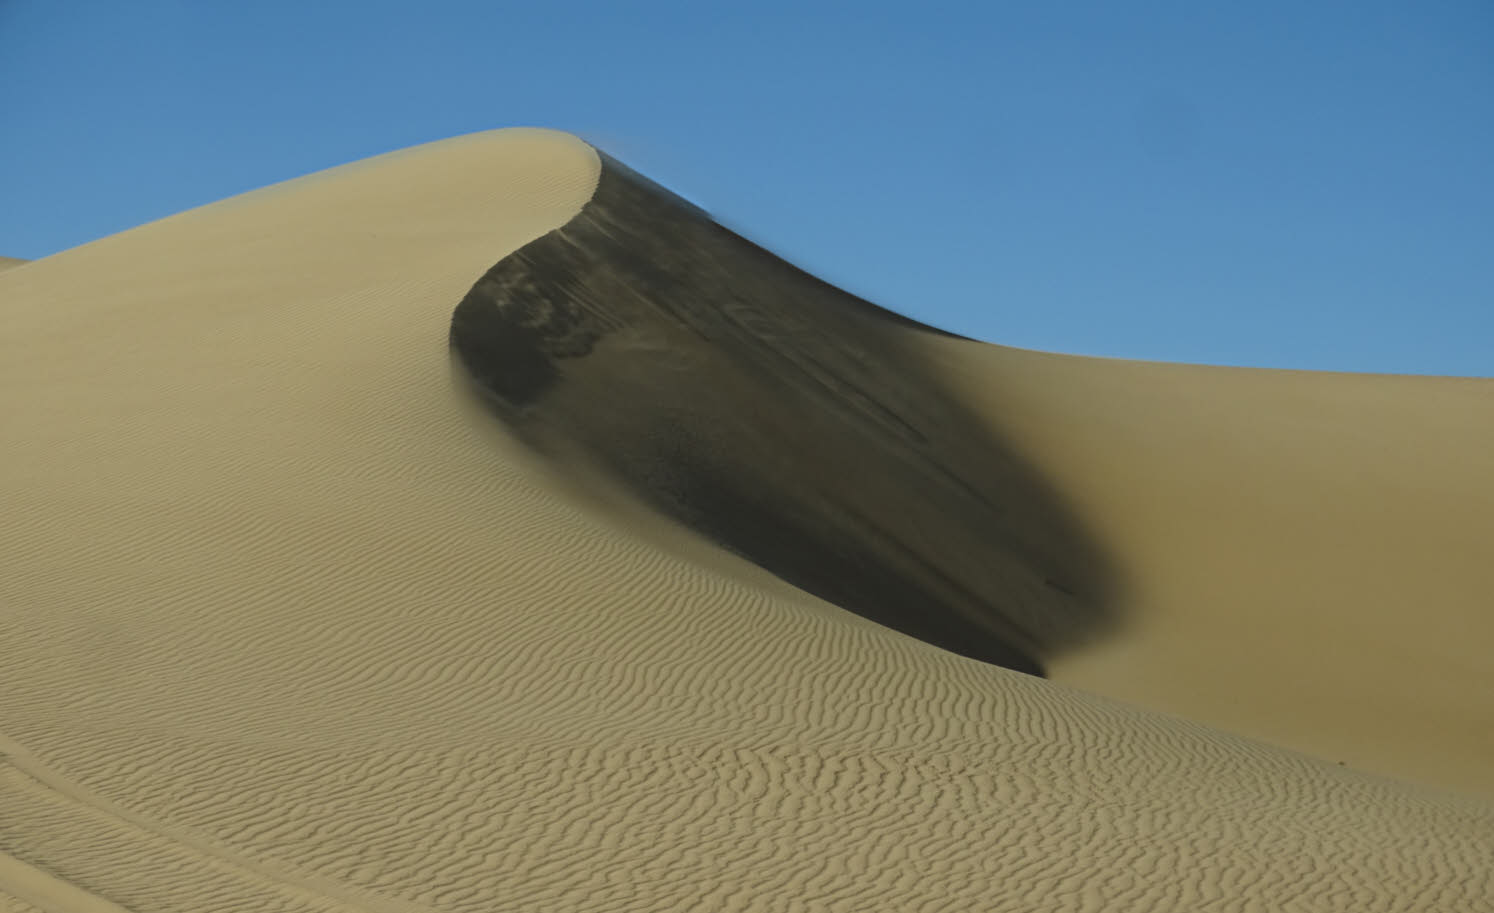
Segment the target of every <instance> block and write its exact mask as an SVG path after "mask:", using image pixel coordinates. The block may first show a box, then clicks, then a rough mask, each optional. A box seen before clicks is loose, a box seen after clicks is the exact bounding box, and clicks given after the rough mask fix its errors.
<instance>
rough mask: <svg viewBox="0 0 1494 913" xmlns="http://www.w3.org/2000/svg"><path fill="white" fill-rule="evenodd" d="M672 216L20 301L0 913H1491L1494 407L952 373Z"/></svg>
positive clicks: (157, 261) (822, 295)
mask: <svg viewBox="0 0 1494 913" xmlns="http://www.w3.org/2000/svg"><path fill="white" fill-rule="evenodd" d="M609 175H610V177H609ZM634 177H635V176H630V175H629V173H627V172H626V171H625V169H622V168H621V167H620V166H617V165H616V164H615V163H610V160H605V159H604V158H602V157H599V156H598V154H597V153H596V152H595V151H594V150H592V149H591V148H590V147H589V146H587V145H585V144H584V143H582V142H580V141H579V140H576V139H574V138H572V137H569V136H566V135H564V134H557V133H552V132H548V131H537V130H512V131H497V132H493V133H484V134H477V135H473V136H467V137H461V138H458V139H454V140H449V141H445V142H441V143H435V144H431V145H428V146H422V147H417V148H415V149H411V150H406V151H403V152H398V153H393V154H390V155H387V156H381V157H379V158H375V159H371V160H368V161H364V162H360V163H357V164H354V165H349V166H345V167H343V168H338V169H334V170H332V171H328V172H324V173H321V174H318V175H313V176H311V177H307V178H302V179H299V180H296V181H291V182H288V183H286V184H281V185H276V186H274V187H271V188H267V189H265V190H261V191H257V192H254V193H251V194H247V195H244V196H241V197H237V198H233V199H230V200H226V201H223V202H220V203H217V204H213V205H211V206H207V207H204V208H201V209H198V210H193V211H190V212H187V213H183V214H180V215H177V216H174V217H172V218H169V219H165V220H163V221H160V222H156V223H152V224H149V225H145V226H141V227H139V228H136V229H133V230H130V231H127V232H124V233H122V234H119V235H116V236H113V237H110V238H106V239H103V240H100V241H97V242H94V243H92V244H88V245H84V246H82V247H79V248H76V249H73V250H69V251H65V252H63V253H59V254H56V255H53V256H51V257H47V258H45V259H42V260H38V261H35V262H32V263H30V264H28V265H26V267H25V268H24V269H10V270H6V271H5V272H4V273H3V274H0V307H4V309H5V311H6V314H7V318H8V322H7V332H6V334H5V335H4V336H3V337H0V347H3V351H0V384H3V386H0V389H3V390H4V394H3V396H4V413H5V424H6V427H7V430H8V431H9V441H10V444H9V446H8V447H7V451H6V460H5V462H4V465H3V470H0V501H3V503H5V504H6V505H7V508H6V511H5V513H4V515H3V517H0V555H3V556H4V557H3V559H0V560H3V562H4V563H3V573H0V606H3V614H0V620H3V623H4V634H3V637H0V754H3V755H4V762H5V763H4V766H3V767H0V778H3V779H0V909H15V910H31V909H40V910H84V911H87V910H111V911H112V910H136V911H143V910H183V911H198V910H204V909H224V910H227V909H242V910H264V909H276V910H287V911H289V910H339V911H345V910H372V911H416V910H474V911H475V910H566V911H572V910H574V911H593V910H595V911H601V910H608V911H611V910H639V911H644V910H648V911H654V910H713V911H714V910H722V911H731V910H744V911H745V910H786V911H787V910H804V911H809V910H846V911H863V910H930V911H932V910H1007V909H1011V910H1055V911H1059V910H1063V911H1068V910H1074V911H1078V910H1117V909H1128V910H1204V909H1208V910H1221V911H1223V910H1242V911H1243V910H1345V911H1351V910H1352V911H1391V910H1460V911H1478V910H1494V901H1491V897H1494V876H1491V874H1490V867H1489V866H1488V860H1489V859H1490V858H1494V802H1491V801H1490V799H1489V798H1488V796H1489V794H1490V793H1491V792H1494V784H1491V783H1490V781H1489V780H1488V777H1487V774H1488V768H1489V767H1490V766H1491V765H1489V763H1488V762H1489V760H1490V759H1491V753H1490V748H1489V744H1488V742H1487V741H1483V742H1480V741H1479V739H1480V737H1481V735H1482V734H1483V733H1487V732H1488V727H1487V726H1484V727H1483V729H1482V730H1480V729H1479V726H1480V721H1488V720H1489V719H1490V694H1491V689H1490V688H1489V687H1488V685H1489V683H1490V679H1489V672H1488V669H1487V668H1485V667H1486V666H1487V665H1488V664H1487V663H1480V662H1479V660H1478V654H1479V646H1480V645H1481V644H1483V645H1487V644H1488V643H1489V636H1488V635H1489V633H1490V625H1489V622H1488V621H1487V619H1483V620H1481V619H1480V618H1479V616H1478V612H1477V608H1478V605H1479V602H1478V600H1479V598H1480V595H1481V594H1483V593H1487V592H1488V591H1489V587H1488V584H1489V583H1490V577H1489V572H1488V570H1487V569H1485V568H1483V567H1481V566H1480V563H1479V558H1480V557H1481V550H1483V549H1484V546H1485V543H1487V542H1488V541H1489V539H1488V536H1489V533H1490V531H1491V525H1490V515H1491V494H1490V482H1489V479H1490V478H1491V477H1494V475H1491V473H1489V472H1488V470H1489V468H1490V466H1489V462H1488V461H1489V456H1488V454H1489V453H1490V452H1491V451H1490V450H1489V448H1488V444H1489V443H1490V425H1489V423H1488V421H1487V419H1488V417H1489V408H1490V406H1489V403H1490V398H1491V391H1490V386H1489V382H1487V381H1459V380H1450V379H1436V378H1380V377H1351V376H1343V375H1322V374H1311V373H1298V372H1264V371H1263V372H1255V371H1243V370H1237V369H1225V368H1201V367H1190V366H1174V365H1151V364H1143V363H1133V362H1121V361H1106V360H1098V359H1081V358H1074V357H1070V356H1057V355H1047V354H1042V353H1032V352H1022V351H1018V350H1012V349H1005V348H1001V347H998V346H992V345H987V344H984V343H977V342H973V341H970V340H963V339H958V338H954V337H949V336H947V335H941V334H938V333H935V332H930V331H929V330H927V329H925V328H921V327H918V326H916V325H912V324H910V323H909V322H907V321H902V320H901V319H899V318H896V317H895V316H894V315H888V314H886V313H884V312H877V311H876V310H875V309H871V308H870V306H869V305H865V304H864V303H857V302H855V301H854V299H850V298H849V296H845V295H843V294H842V293H839V292H836V291H835V290H833V289H830V288H829V287H828V286H822V285H821V284H817V283H815V282H813V281H812V280H811V279H810V278H809V277H804V276H802V274H797V273H796V272H794V271H792V270H791V268H788V267H786V266H784V265H783V264H781V262H779V261H776V260H775V259H774V258H772V257H771V256H770V255H768V254H766V253H765V252H761V251H757V252H754V250H755V249H748V248H744V247H741V245H740V244H738V243H737V242H734V241H732V237H734V236H731V237H728V235H729V233H724V234H722V232H724V229H717V228H712V227H710V225H709V224H708V223H709V220H708V219H706V218H705V216H704V215H703V214H701V213H698V212H697V211H691V210H690V209H689V208H688V207H684V206H682V205H680V204H676V203H674V202H673V201H671V200H669V199H668V198H667V196H666V195H665V192H664V191H663V190H662V189H659V188H654V187H652V185H649V184H647V182H646V181H643V180H642V179H636V180H635V179H634ZM608 188H611V189H612V190H616V191H618V192H619V193H620V194H621V196H609V197H608V198H607V199H606V200H601V201H600V202H599V197H600V196H601V194H602V193H603V191H608ZM608 192H609V193H610V192H611V191H608ZM630 194H631V196H630ZM630 201H631V202H630ZM645 204H647V205H648V206H656V207H659V208H658V212H659V213H662V214H664V216H665V217H661V221H654V220H647V221H645V222H642V223H640V222H637V221H632V222H630V221H629V218H630V217H629V215H628V213H629V212H630V211H631V210H630V209H629V207H630V206H643V205H645ZM650 211H652V210H650ZM661 226H662V227H661ZM671 233H677V234H671ZM608 238H611V239H612V240H611V241H609V240H607V239H608ZM629 238H633V240H632V241H629V240H628V239H629ZM671 238H674V239H675V240H676V241H677V242H678V243H676V244H674V245H673V246H672V247H671V244H670V239H671ZM701 239H707V241H708V242H709V243H708V244H707V243H706V242H703V241H702V240H701ZM645 241H646V242H648V244H649V245H652V247H645V246H643V245H642V243H641V242H645ZM737 241H740V239H737ZM634 242H639V243H634ZM741 243H745V242H741ZM701 244H705V246H699V245H701ZM521 248H522V250H520V249H521ZM646 250H649V251H652V253H650V254H648V255H647V256H645V255H643V252H644V251H646ZM516 251H519V254H518V256H512V255H514V253H515V252H516ZM597 251H607V252H608V253H607V256H608V257H609V258H610V259H609V260H608V261H607V268H606V269H601V270H599V269H597V268H596V266H595V261H594V258H589V257H588V252H597ZM671 251H674V252H679V253H681V254H683V253H689V252H690V251H697V252H699V251H706V252H708V255H707V254H705V253H702V254H699V255H698V256H696V255H692V256H691V257H690V258H684V257H683V256H679V257H676V256H674V255H673V254H671V253H670V252H671ZM630 252H631V253H630ZM661 252H662V253H661ZM557 263H559V264H566V263H570V264H572V266H575V265H577V264H583V265H584V264H586V263H592V264H593V265H592V266H591V267H588V268H587V269H574V270H572V271H569V272H562V273H557V272H555V271H553V270H549V267H552V266H554V265H555V264H557ZM743 264H756V268H755V269H753V270H749V271H746V272H742V271H741V270H742V269H743ZM624 267H626V269H627V270H630V271H631V273H632V274H633V275H635V279H633V280H628V281H627V282H623V283H622V284H621V286H619V285H617V284H616V283H617V282H618V279H617V276H619V275H623V273H622V272H620V271H621V270H622V269H623V268H624ZM547 270H549V271H547ZM728 278H729V279H730V281H727V280H728ZM685 280H688V283H687V287H685V288H683V289H682V287H681V282H683V281H685ZM609 283H612V284H610V285H609ZM690 283H693V284H690ZM690 289H693V290H694V292H693V293H690V292H689V290H690ZM785 289H787V290H788V291H787V292H785V291H784V290H785ZM780 296H785V297H782V302H780V303H775V302H776V301H778V298H779V297H780ZM692 302H693V303H692ZM713 302H724V303H725V309H724V310H719V313H718V311H714V310H712V307H711V305H712V303H713ZM500 306H501V307H500ZM494 308H498V310H496V311H494ZM454 312H455V313H456V317H457V319H456V320H455V321H454V319H453V315H454ZM495 313H496V314H497V317H496V318H495V317H494V314H495ZM499 318H501V319H499ZM828 327H833V328H838V329H843V330H845V335H843V336H841V337H837V340H836V343H835V345H830V346H824V345H820V344H819V342H820V341H822V340H823V338H824V333H825V331H826V328H828ZM505 329H507V331H508V333H509V335H507V336H505V335H504V334H503V332H501V331H504V330H505ZM515 334H516V335H515ZM449 344H451V345H452V346H453V349H452V350H449V349H448V345H449ZM536 353H538V354H539V355H543V356H544V357H543V358H539V357H538V356H537V355H536ZM603 394H606V395H607V396H609V397H611V398H610V399H603V400H601V401H597V400H595V396H599V395H603ZM743 404H745V406H744V405H743ZM723 406H726V407H731V408H733V409H735V410H736V411H727V412H724V413H717V412H714V411H712V410H715V409H717V408H718V407H723ZM744 410H745V411H744ZM774 440H780V441H786V442H789V443H790V444H791V445H792V446H791V447H790V449H787V450H779V449H777V448H775V447H774V446H773V444H772V442H773V441H774ZM899 482H906V483H907V484H908V485H909V486H912V487H910V488H908V489H907V490H889V485H891V484H893V483H899ZM1367 495H1375V497H1367ZM804 555H808V556H810V558H811V560H801V557H802V556H804ZM827 569H829V570H830V571H833V572H834V573H829V572H827ZM857 571H859V572H860V573H862V574H864V575H866V577H865V579H866V580H871V581H875V585H868V584H866V583H865V582H864V581H863V582H860V583H857V582H855V581H854V580H853V582H852V583H846V582H845V579H846V578H847V577H848V576H849V577H853V578H854V576H855V573H856V572H857ZM889 593H891V594H893V595H898V594H902V595H904V596H907V597H908V598H911V596H908V594H915V595H917V596H918V601H917V604H910V605H908V606H907V608H906V609H905V610H903V609H900V608H899V605H900V603H899V602H898V600H897V599H889V598H884V597H885V596H886V595H887V594H889ZM831 599H835V600H841V601H842V602H843V603H844V604H841V603H835V604H832V601H828V600H831ZM879 621H880V622H882V623H878V622H879ZM888 625H892V626H893V627H888ZM894 628H897V629H896V630H895V629H894ZM919 638H924V639H919ZM926 641H930V642H926ZM941 643H942V645H943V646H942V647H941V646H939V645H936V644H941ZM946 647H947V648H948V649H945V648H946ZM1484 652H1487V651H1484ZM961 654H964V655H961ZM983 660H985V661H983ZM993 663H1004V664H1006V665H1009V666H1016V667H1022V666H1024V665H1026V666H1030V667H1032V668H1034V669H1036V668H1046V669H1047V670H1048V671H1049V672H1050V674H1051V675H1052V676H1053V680H1044V679H1042V678H1038V677H1034V676H1032V675H1027V674H1023V673H1021V672H1018V671H1013V670H1012V669H1011V668H1002V667H1001V666H1000V665H996V664H993ZM1484 738H1486V736H1484ZM1339 761H1347V762H1348V764H1347V765H1341V764H1340V763H1338V762H1339ZM7 902H8V903H9V906H8V907H7V906H6V903H7Z"/></svg>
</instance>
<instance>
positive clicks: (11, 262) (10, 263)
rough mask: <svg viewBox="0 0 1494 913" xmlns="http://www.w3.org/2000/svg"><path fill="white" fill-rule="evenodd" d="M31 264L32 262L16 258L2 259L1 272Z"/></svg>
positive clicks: (0, 262) (0, 259)
mask: <svg viewBox="0 0 1494 913" xmlns="http://www.w3.org/2000/svg"><path fill="white" fill-rule="evenodd" d="M30 262H31V261H30V260H20V259H17V258H15V257H0V272H3V271H5V270H8V269H10V268H12V267H15V266H20V265H22V264H23V263H30Z"/></svg>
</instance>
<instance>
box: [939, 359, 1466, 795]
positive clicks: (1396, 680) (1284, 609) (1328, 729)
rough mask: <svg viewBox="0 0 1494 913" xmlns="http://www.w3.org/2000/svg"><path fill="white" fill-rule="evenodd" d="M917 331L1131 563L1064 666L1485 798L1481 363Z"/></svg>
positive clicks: (1115, 688) (1148, 701) (1078, 678)
mask: <svg viewBox="0 0 1494 913" xmlns="http://www.w3.org/2000/svg"><path fill="white" fill-rule="evenodd" d="M924 341H925V342H926V344H927V345H928V346H929V347H931V348H933V349H937V350H938V351H937V354H935V355H933V356H931V357H932V358H934V359H935V360H937V361H939V362H940V363H941V364H943V365H944V366H945V367H946V368H947V372H948V374H947V376H949V377H951V378H953V379H954V380H955V386H956V389H959V390H960V391H962V392H963V393H966V394H968V397H969V402H971V403H972V404H975V405H976V406H977V407H978V408H980V409H981V411H982V413H983V414H984V415H985V416H986V417H987V418H988V419H989V420H990V421H992V422H993V423H996V424H997V425H999V426H1000V427H1001V428H1002V429H1003V431H1004V432H1005V433H1006V434H1007V435H1008V436H1009V438H1010V439H1012V440H1015V441H1017V442H1018V446H1019V448H1020V449H1021V450H1022V452H1024V453H1025V454H1027V455H1028V456H1029V457H1030V458H1031V459H1032V460H1033V461H1034V462H1035V463H1037V464H1038V465H1041V466H1042V467H1043V468H1044V470H1045V472H1047V473H1049V477H1050V478H1051V479H1052V480H1053V482H1054V484H1055V485H1056V486H1057V487H1058V488H1060V489H1061V490H1063V491H1064V492H1065V493H1066V494H1068V495H1069V496H1070V497H1071V498H1073V499H1074V501H1075V502H1076V504H1077V506H1078V508H1079V513H1080V515H1081V516H1083V517H1084V518H1085V520H1086V521H1087V522H1088V523H1089V524H1090V525H1091V527H1092V528H1093V529H1095V531H1096V535H1097V536H1098V538H1099V539H1100V540H1101V541H1102V542H1104V543H1105V546H1106V548H1107V549H1108V550H1109V551H1110V552H1111V554H1112V555H1113V556H1114V557H1115V560H1116V563H1117V564H1118V565H1119V566H1121V567H1123V568H1124V569H1125V573H1126V576H1127V583H1128V589H1129V590H1130V594H1129V596H1130V598H1129V599H1128V600H1127V611H1126V620H1125V622H1124V623H1123V625H1122V626H1121V629H1120V630H1118V631H1116V632H1115V635H1114V636H1113V637H1108V638H1100V639H1098V640H1097V641H1096V642H1095V643H1094V644H1093V645H1092V646H1091V648H1090V649H1088V650H1084V651H1079V652H1078V653H1075V654H1070V655H1066V656H1064V657H1061V658H1059V659H1058V660H1056V661H1055V662H1054V664H1053V665H1052V670H1051V671H1052V673H1053V676H1054V678H1055V679H1056V680H1058V681H1061V682H1068V683H1071V684H1074V685H1078V686H1080V687H1082V688H1085V689H1089V690H1095V691H1099V692H1101V693H1104V694H1107V695H1111V696H1115V697H1120V698H1124V699H1125V700H1128V701H1134V702H1136V703H1139V704H1141V705H1143V706H1147V707H1153V708H1157V709H1160V710H1165V711H1169V712H1172V713H1177V714H1181V715H1183V716H1187V717H1189V718H1191V719H1196V720H1202V721H1205V722H1208V723H1210V724H1211V725H1217V726H1220V727H1222V728H1226V729H1229V730H1232V731H1236V732H1242V733H1246V734H1249V735H1253V736H1256V737H1259V738H1263V739H1266V740H1269V741H1272V742H1276V743H1278V744H1283V745H1288V746H1291V747H1294V748H1298V749H1301V750H1303V751H1307V752H1311V753H1313V754H1315V755H1318V756H1319V757H1324V758H1328V759H1333V760H1339V761H1343V762H1345V763H1347V764H1348V765H1349V766H1351V767H1360V768H1363V769H1367V770H1374V771H1378V772H1381V773H1385V774H1390V775H1395V776H1401V777H1407V778H1412V779H1418V780H1423V781H1426V782H1433V783H1440V784H1444V785H1447V786H1452V787H1457V788H1461V789H1467V790H1471V791H1476V792H1479V793H1481V794H1483V795H1484V796H1486V797H1494V661H1491V658H1490V657H1491V655H1494V653H1491V646H1494V611H1490V609H1491V607H1494V601H1491V600H1494V560H1491V558H1494V380H1489V379H1471V378H1448V377H1412V376H1393V375H1354V374H1335V373H1326V372H1308V371H1268V370H1252V369H1243V368H1216V367H1199V366H1193V365H1173V364H1156V363H1148V362H1139V361H1121V360H1112V359H1092V358H1076V357H1073V356H1059V355H1050V354H1046V353H1040V352H1027V351H1020V350H1015V349H1005V348H999V347H994V346H984V347H979V348H972V347H969V346H965V347H960V346H951V345H947V344H944V343H943V341H941V340H939V339H935V338H929V339H927V340H924Z"/></svg>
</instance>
